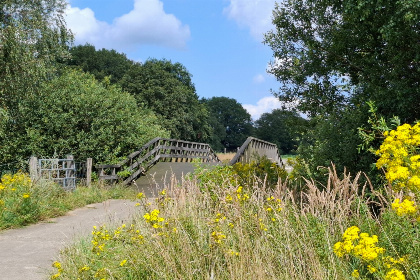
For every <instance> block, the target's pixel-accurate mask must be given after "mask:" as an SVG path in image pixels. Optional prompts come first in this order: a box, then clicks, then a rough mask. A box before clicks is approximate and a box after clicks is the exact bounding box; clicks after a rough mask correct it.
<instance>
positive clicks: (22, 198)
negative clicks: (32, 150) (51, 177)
mask: <svg viewBox="0 0 420 280" xmlns="http://www.w3.org/2000/svg"><path fill="white" fill-rule="evenodd" d="M134 197H135V193H134V190H130V189H127V188H124V187H121V186H115V187H112V188H108V187H101V186H99V185H98V184H93V185H92V186H90V187H86V186H78V187H77V188H76V189H75V190H74V191H71V192H70V191H66V190H64V189H63V188H62V187H61V186H59V185H57V184H55V183H53V182H51V181H40V182H37V183H32V182H31V180H30V178H29V176H28V175H26V174H24V173H20V172H19V173H16V174H13V175H12V174H5V175H3V176H2V178H1V182H0V229H7V228H15V227H21V226H24V225H28V224H31V223H36V222H38V221H41V220H45V219H48V218H52V217H57V216H61V215H64V214H65V213H66V212H68V211H70V210H72V209H75V208H78V207H82V206H85V205H87V204H91V203H96V202H101V201H104V200H107V199H110V198H134Z"/></svg>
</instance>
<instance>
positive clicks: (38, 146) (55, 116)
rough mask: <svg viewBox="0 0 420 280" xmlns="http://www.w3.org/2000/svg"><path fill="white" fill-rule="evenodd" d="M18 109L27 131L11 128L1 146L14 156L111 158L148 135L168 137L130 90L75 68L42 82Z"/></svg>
mask: <svg viewBox="0 0 420 280" xmlns="http://www.w3.org/2000/svg"><path fill="white" fill-rule="evenodd" d="M19 110H20V115H22V116H23V117H24V118H23V120H22V126H24V128H25V133H20V132H17V133H15V132H10V133H9V137H8V139H5V143H6V144H7V145H5V147H4V150H3V151H4V153H5V154H8V155H13V156H14V157H15V158H27V157H29V156H30V155H31V154H32V153H33V154H35V155H38V156H52V155H53V154H57V155H59V156H65V155H66V154H73V155H74V156H75V158H76V159H86V158H88V157H91V158H93V159H94V160H95V161H96V162H108V163H109V162H113V161H118V159H119V158H120V157H125V156H127V155H128V154H129V153H131V152H132V151H134V150H136V149H138V148H139V147H141V146H142V145H143V144H145V143H146V142H148V141H150V139H153V138H155V137H168V136H169V133H168V132H167V131H166V130H165V129H163V128H162V127H161V126H160V125H159V121H158V119H157V118H156V116H155V115H154V114H153V112H151V111H150V110H149V109H145V108H143V107H139V106H137V104H136V101H135V99H134V97H133V96H131V95H130V94H129V93H127V92H122V91H121V89H120V88H119V87H117V86H113V85H106V84H103V83H100V82H98V81H97V80H95V78H94V76H93V75H92V74H87V73H83V72H81V71H76V70H64V71H63V73H62V74H61V75H60V76H59V77H56V78H54V79H51V80H50V81H48V82H46V83H43V84H42V85H41V86H40V93H39V94H38V95H37V96H33V97H30V98H26V99H25V100H23V101H22V102H21V104H20V107H19ZM0 160H1V159H0Z"/></svg>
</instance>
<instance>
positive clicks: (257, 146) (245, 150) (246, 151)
mask: <svg viewBox="0 0 420 280" xmlns="http://www.w3.org/2000/svg"><path fill="white" fill-rule="evenodd" d="M253 150H254V151H253ZM256 150H258V152H257V154H258V156H261V155H265V156H267V158H269V159H270V160H271V161H273V162H275V163H277V164H278V165H279V166H281V167H284V165H283V161H282V160H281V156H280V154H279V151H278V148H277V145H276V144H274V143H271V142H267V141H264V140H261V139H258V138H255V137H248V138H247V139H246V141H245V142H244V143H243V144H242V146H241V147H240V148H239V150H238V152H237V153H236V155H235V156H234V157H233V158H232V160H231V161H230V162H229V164H230V165H234V164H235V163H237V162H242V163H250V162H251V161H252V160H253V159H255V157H254V156H255V155H254V153H255V151H256Z"/></svg>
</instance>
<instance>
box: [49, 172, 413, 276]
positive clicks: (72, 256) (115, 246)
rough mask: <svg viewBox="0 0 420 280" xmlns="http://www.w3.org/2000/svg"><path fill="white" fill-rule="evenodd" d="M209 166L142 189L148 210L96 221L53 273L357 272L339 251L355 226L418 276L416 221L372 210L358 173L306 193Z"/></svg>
mask: <svg viewBox="0 0 420 280" xmlns="http://www.w3.org/2000/svg"><path fill="white" fill-rule="evenodd" d="M208 172H209V174H206V170H205V169H204V168H202V169H201V170H198V172H197V173H196V176H192V177H189V178H188V179H185V180H184V181H183V182H184V183H183V185H182V186H180V185H176V184H173V185H171V186H167V190H166V191H164V192H162V193H161V194H160V195H159V197H158V198H156V199H147V198H145V197H144V196H143V195H139V201H138V205H139V207H142V208H143V213H144V214H143V215H139V216H137V217H135V218H134V219H133V222H132V223H131V224H122V225H116V226H112V225H103V226H101V227H97V228H93V231H92V235H91V236H90V237H87V238H84V239H82V240H80V241H79V242H77V243H75V244H74V245H72V246H70V247H68V248H66V249H65V250H64V251H63V252H62V254H61V256H60V258H59V259H58V260H57V261H56V262H54V264H53V266H54V267H55V270H54V271H53V272H52V273H51V277H52V278H54V279H320V280H321V279H322V280H324V279H352V277H353V276H355V274H354V270H357V269H358V268H359V267H360V265H361V264H360V260H358V259H352V258H349V257H345V258H341V257H339V256H337V255H336V254H335V253H334V245H335V244H336V243H338V242H339V241H340V240H342V238H343V233H344V232H345V231H346V229H347V228H350V227H352V226H358V227H359V228H360V229H361V231H363V232H369V233H371V234H372V233H375V234H376V235H377V236H378V246H381V247H382V248H384V250H385V252H386V254H387V256H390V257H394V258H395V259H398V258H399V257H403V256H404V257H405V258H406V261H405V263H404V264H401V268H400V269H401V270H403V271H404V273H405V275H406V277H407V278H406V279H418V271H417V269H418V260H419V259H418V258H419V252H420V242H419V241H420V239H419V235H418V234H419V228H418V225H417V224H412V223H407V222H406V224H405V226H397V225H401V224H399V222H398V221H399V220H398V219H400V217H398V216H395V215H394V213H393V212H392V210H390V209H389V207H388V206H387V205H388V204H387V203H383V204H381V205H380V206H379V208H380V209H381V211H382V212H381V213H382V214H381V217H380V218H378V217H376V216H374V215H373V214H371V211H370V206H371V205H370V204H371V202H372V198H371V197H368V196H367V195H366V194H365V191H363V190H364V189H365V188H366V187H367V186H366V185H360V184H359V181H360V177H361V176H362V175H361V174H356V175H355V176H351V175H350V174H346V173H345V174H343V175H342V176H339V175H337V172H336V171H335V170H334V169H333V168H331V169H330V172H329V174H330V176H329V180H328V184H327V185H326V186H320V185H318V184H317V183H315V182H313V181H310V180H307V181H306V188H305V189H306V191H305V193H304V194H300V195H296V194H295V193H293V192H291V191H290V190H289V188H288V187H287V184H288V183H287V182H280V181H279V182H278V183H277V184H276V186H275V187H273V188H268V187H265V186H260V185H259V184H260V182H259V183H256V184H255V185H245V186H244V185H242V184H241V180H240V178H238V177H237V176H236V175H235V173H234V172H233V170H232V168H229V167H225V168H222V167H219V168H216V169H209V170H208ZM207 175H208V176H207ZM214 181H216V182H217V185H216V184H215V183H214ZM255 182H258V180H256V181H255ZM403 241H405V242H403ZM401 242H402V243H401ZM410 244H411V245H410ZM410 246H411V247H410ZM352 275H353V276H352ZM366 279H383V278H380V277H379V276H375V275H374V274H370V275H368V278H366ZM390 279H391V278H390Z"/></svg>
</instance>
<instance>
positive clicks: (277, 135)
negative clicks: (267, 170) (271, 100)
mask: <svg viewBox="0 0 420 280" xmlns="http://www.w3.org/2000/svg"><path fill="white" fill-rule="evenodd" d="M306 122H307V120H305V119H304V118H302V117H300V116H299V115H298V114H297V113H296V112H292V111H286V110H281V109H275V110H273V111H272V112H271V113H264V114H262V115H261V117H260V118H259V119H258V120H257V121H256V122H255V127H256V129H255V135H256V137H258V138H259V139H262V140H265V141H268V142H271V143H274V144H276V145H277V147H278V148H279V150H280V153H281V154H284V153H285V154H290V153H296V150H297V146H298V143H299V141H300V140H301V139H300V138H301V136H302V134H303V133H304V131H305V126H306Z"/></svg>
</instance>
